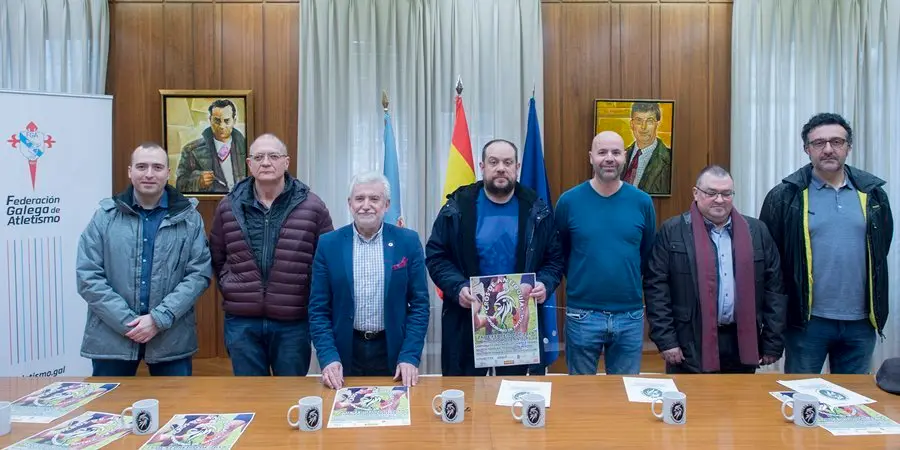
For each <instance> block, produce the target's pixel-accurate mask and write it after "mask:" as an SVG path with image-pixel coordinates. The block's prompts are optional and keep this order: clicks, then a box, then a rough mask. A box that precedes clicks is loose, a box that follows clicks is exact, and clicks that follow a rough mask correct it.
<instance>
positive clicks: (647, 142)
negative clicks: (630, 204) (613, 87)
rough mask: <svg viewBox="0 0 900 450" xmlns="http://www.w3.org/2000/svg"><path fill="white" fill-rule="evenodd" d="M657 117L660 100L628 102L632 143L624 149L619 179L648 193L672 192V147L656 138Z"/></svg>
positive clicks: (658, 116)
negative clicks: (654, 101)
mask: <svg viewBox="0 0 900 450" xmlns="http://www.w3.org/2000/svg"><path fill="white" fill-rule="evenodd" d="M660 119H662V111H661V110H660V108H659V103H646V102H635V103H633V104H632V105H631V133H632V135H634V142H633V143H632V144H631V145H629V146H628V148H626V149H625V153H626V154H625V170H624V171H623V172H622V180H624V181H625V182H626V183H629V184H631V185H633V186H637V188H638V189H640V190H642V191H644V192H646V193H648V194H651V195H655V194H659V195H669V194H671V193H672V150H670V149H669V148H668V147H666V144H664V143H663V141H662V139H660V138H659V137H657V130H658V129H659V121H660Z"/></svg>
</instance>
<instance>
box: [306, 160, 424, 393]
mask: <svg viewBox="0 0 900 450" xmlns="http://www.w3.org/2000/svg"><path fill="white" fill-rule="evenodd" d="M390 195H391V188H390V183H389V182H388V180H387V178H385V177H384V176H383V175H381V174H379V173H375V172H368V173H363V174H360V175H357V176H356V177H354V178H353V182H352V183H351V188H350V197H349V198H348V199H347V203H348V205H349V206H350V212H351V214H352V215H353V223H352V224H350V225H347V226H344V227H342V228H339V229H337V230H335V231H334V232H331V233H328V234H325V235H323V236H322V237H321V238H319V246H318V248H317V250H316V256H315V259H314V260H313V268H312V290H311V292H310V300H309V324H310V332H311V334H312V341H313V345H315V347H316V354H317V356H318V358H319V365H320V366H321V367H322V368H323V369H322V381H323V382H324V383H325V385H326V386H328V387H331V388H333V389H340V388H341V387H342V386H343V384H344V375H345V373H346V374H347V375H349V376H390V375H391V374H393V375H394V379H399V380H402V382H403V384H404V385H405V386H414V385H416V384H417V383H418V379H419V369H418V366H419V362H420V361H421V357H422V348H423V347H424V345H425V333H426V332H427V330H428V316H429V303H428V302H429V300H428V281H427V278H426V275H425V253H424V251H423V250H422V244H421V242H420V241H419V235H418V234H416V232H415V231H412V230H408V229H404V228H400V227H397V226H394V225H391V224H389V223H384V213H385V212H386V211H387V209H388V207H389V206H390V204H391V199H390ZM344 364H346V365H347V367H346V370H345V368H344Z"/></svg>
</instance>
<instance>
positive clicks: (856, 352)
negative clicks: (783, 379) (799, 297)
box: [784, 316, 875, 374]
mask: <svg viewBox="0 0 900 450" xmlns="http://www.w3.org/2000/svg"><path fill="white" fill-rule="evenodd" d="M874 351H875V328H874V327H872V323H871V322H869V320H868V319H863V320H833V319H824V318H822V317H816V316H812V317H811V318H810V319H809V322H808V323H807V324H806V329H805V330H800V329H797V328H788V329H787V330H786V331H785V332H784V353H785V359H784V371H785V373H822V366H823V365H824V364H825V357H826V356H827V357H828V362H829V366H830V368H831V373H835V374H867V373H869V370H870V369H871V365H872V353H873V352H874Z"/></svg>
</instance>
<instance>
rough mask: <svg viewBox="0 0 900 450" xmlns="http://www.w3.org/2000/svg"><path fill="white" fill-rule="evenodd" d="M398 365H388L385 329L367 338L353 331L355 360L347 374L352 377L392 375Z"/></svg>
mask: <svg viewBox="0 0 900 450" xmlns="http://www.w3.org/2000/svg"><path fill="white" fill-rule="evenodd" d="M395 370H396V367H388V356H387V339H386V338H385V334H384V331H382V332H380V333H379V334H378V335H376V336H371V337H370V338H368V339H367V338H366V337H364V336H363V333H361V332H359V331H356V330H354V331H353V361H352V362H351V363H350V370H349V371H348V372H347V375H349V376H351V377H392V376H394V371H395Z"/></svg>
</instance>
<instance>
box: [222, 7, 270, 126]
mask: <svg viewBox="0 0 900 450" xmlns="http://www.w3.org/2000/svg"><path fill="white" fill-rule="evenodd" d="M263 61H264V53H263V5H262V4H260V3H225V4H223V5H222V89H252V90H253V98H254V100H256V101H255V102H254V103H255V105H254V111H253V130H254V133H255V134H256V133H258V131H257V130H263V129H266V128H267V127H266V126H265V125H266V124H265V122H264V116H265V114H264V108H266V107H267V106H262V105H261V104H260V101H261V100H262V99H265V98H266V92H265V80H264V75H263V74H264V68H263ZM253 137H255V136H253Z"/></svg>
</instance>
